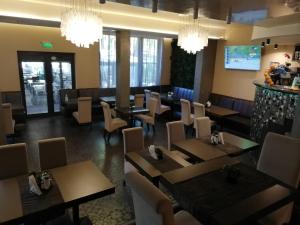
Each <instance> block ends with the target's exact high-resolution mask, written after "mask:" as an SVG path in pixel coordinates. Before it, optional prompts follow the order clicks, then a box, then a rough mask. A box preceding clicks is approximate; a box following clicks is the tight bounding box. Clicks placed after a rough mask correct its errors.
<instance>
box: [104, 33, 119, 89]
mask: <svg viewBox="0 0 300 225" xmlns="http://www.w3.org/2000/svg"><path fill="white" fill-rule="evenodd" d="M100 70H101V77H100V79H101V87H103V88H112V87H116V34H115V33H114V32H110V33H105V34H103V37H102V39H101V44H100Z"/></svg>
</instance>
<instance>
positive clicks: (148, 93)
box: [144, 89, 151, 109]
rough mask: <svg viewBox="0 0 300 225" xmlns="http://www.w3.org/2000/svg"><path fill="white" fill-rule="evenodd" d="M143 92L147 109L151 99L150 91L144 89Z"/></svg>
mask: <svg viewBox="0 0 300 225" xmlns="http://www.w3.org/2000/svg"><path fill="white" fill-rule="evenodd" d="M144 92H145V99H146V108H147V109H149V101H150V98H151V91H150V90H148V89H145V90H144Z"/></svg>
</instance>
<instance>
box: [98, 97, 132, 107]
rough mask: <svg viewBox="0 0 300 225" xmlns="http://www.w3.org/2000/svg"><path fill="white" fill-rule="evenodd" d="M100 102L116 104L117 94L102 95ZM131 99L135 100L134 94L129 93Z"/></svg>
mask: <svg viewBox="0 0 300 225" xmlns="http://www.w3.org/2000/svg"><path fill="white" fill-rule="evenodd" d="M99 100H100V102H106V103H107V104H109V105H110V106H114V105H115V104H116V101H117V100H116V96H102V97H100V98H99ZM129 101H130V102H133V101H134V95H129Z"/></svg>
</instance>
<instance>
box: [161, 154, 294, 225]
mask: <svg viewBox="0 0 300 225" xmlns="http://www.w3.org/2000/svg"><path fill="white" fill-rule="evenodd" d="M224 165H232V166H233V167H236V168H238V169H239V170H240V173H241V175H240V177H239V178H238V180H237V182H236V183H231V182H229V181H228V180H226V172H225V171H224V170H223V167H224ZM160 182H161V183H162V184H164V186H165V187H166V188H167V189H168V190H169V191H170V192H171V193H172V194H173V196H174V198H175V199H176V201H177V202H178V203H179V204H180V205H181V207H183V209H184V210H186V211H188V212H190V213H191V214H192V215H193V216H195V217H196V218H197V219H199V220H200V221H201V222H202V223H203V224H206V223H207V224H216V225H238V224H252V223H251V222H254V221H257V220H259V219H261V218H263V217H264V216H265V215H267V214H269V213H271V212H273V211H275V210H276V209H279V208H280V207H282V206H284V205H285V204H288V203H289V202H291V201H293V200H295V198H296V196H297V191H296V190H294V189H292V188H290V187H289V186H287V185H285V184H283V183H282V182H280V181H278V180H276V179H275V178H273V177H270V176H268V175H267V174H264V173H262V172H260V171H258V170H256V169H255V168H252V167H249V166H247V165H244V164H242V163H240V162H238V161H237V160H234V159H232V158H229V157H223V158H218V159H214V160H210V161H207V162H202V163H200V164H196V165H192V166H189V167H186V168H181V169H177V170H174V171H170V172H167V173H164V174H163V175H162V176H161V178H160Z"/></svg>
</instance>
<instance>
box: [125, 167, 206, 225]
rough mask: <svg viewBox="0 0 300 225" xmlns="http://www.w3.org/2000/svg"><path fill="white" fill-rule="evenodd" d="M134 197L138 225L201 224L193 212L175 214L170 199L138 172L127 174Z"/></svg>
mask: <svg viewBox="0 0 300 225" xmlns="http://www.w3.org/2000/svg"><path fill="white" fill-rule="evenodd" d="M125 179H126V183H127V184H128V185H129V187H130V189H131V193H132V198H133V205H134V214H135V224H136V225H149V224H151V225H200V224H201V223H200V222H199V221H198V220H196V219H195V218H194V217H193V216H192V215H191V214H189V213H188V212H186V211H179V212H178V213H176V214H175V215H174V213H173V208H172V204H171V201H170V199H169V198H168V197H167V196H166V195H165V194H164V193H162V192H161V191H160V190H159V189H158V188H157V187H155V186H154V185H153V184H152V183H151V182H150V181H148V180H147V179H146V178H145V177H143V176H142V175H140V174H139V173H137V172H130V173H127V174H126V175H125Z"/></svg>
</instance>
